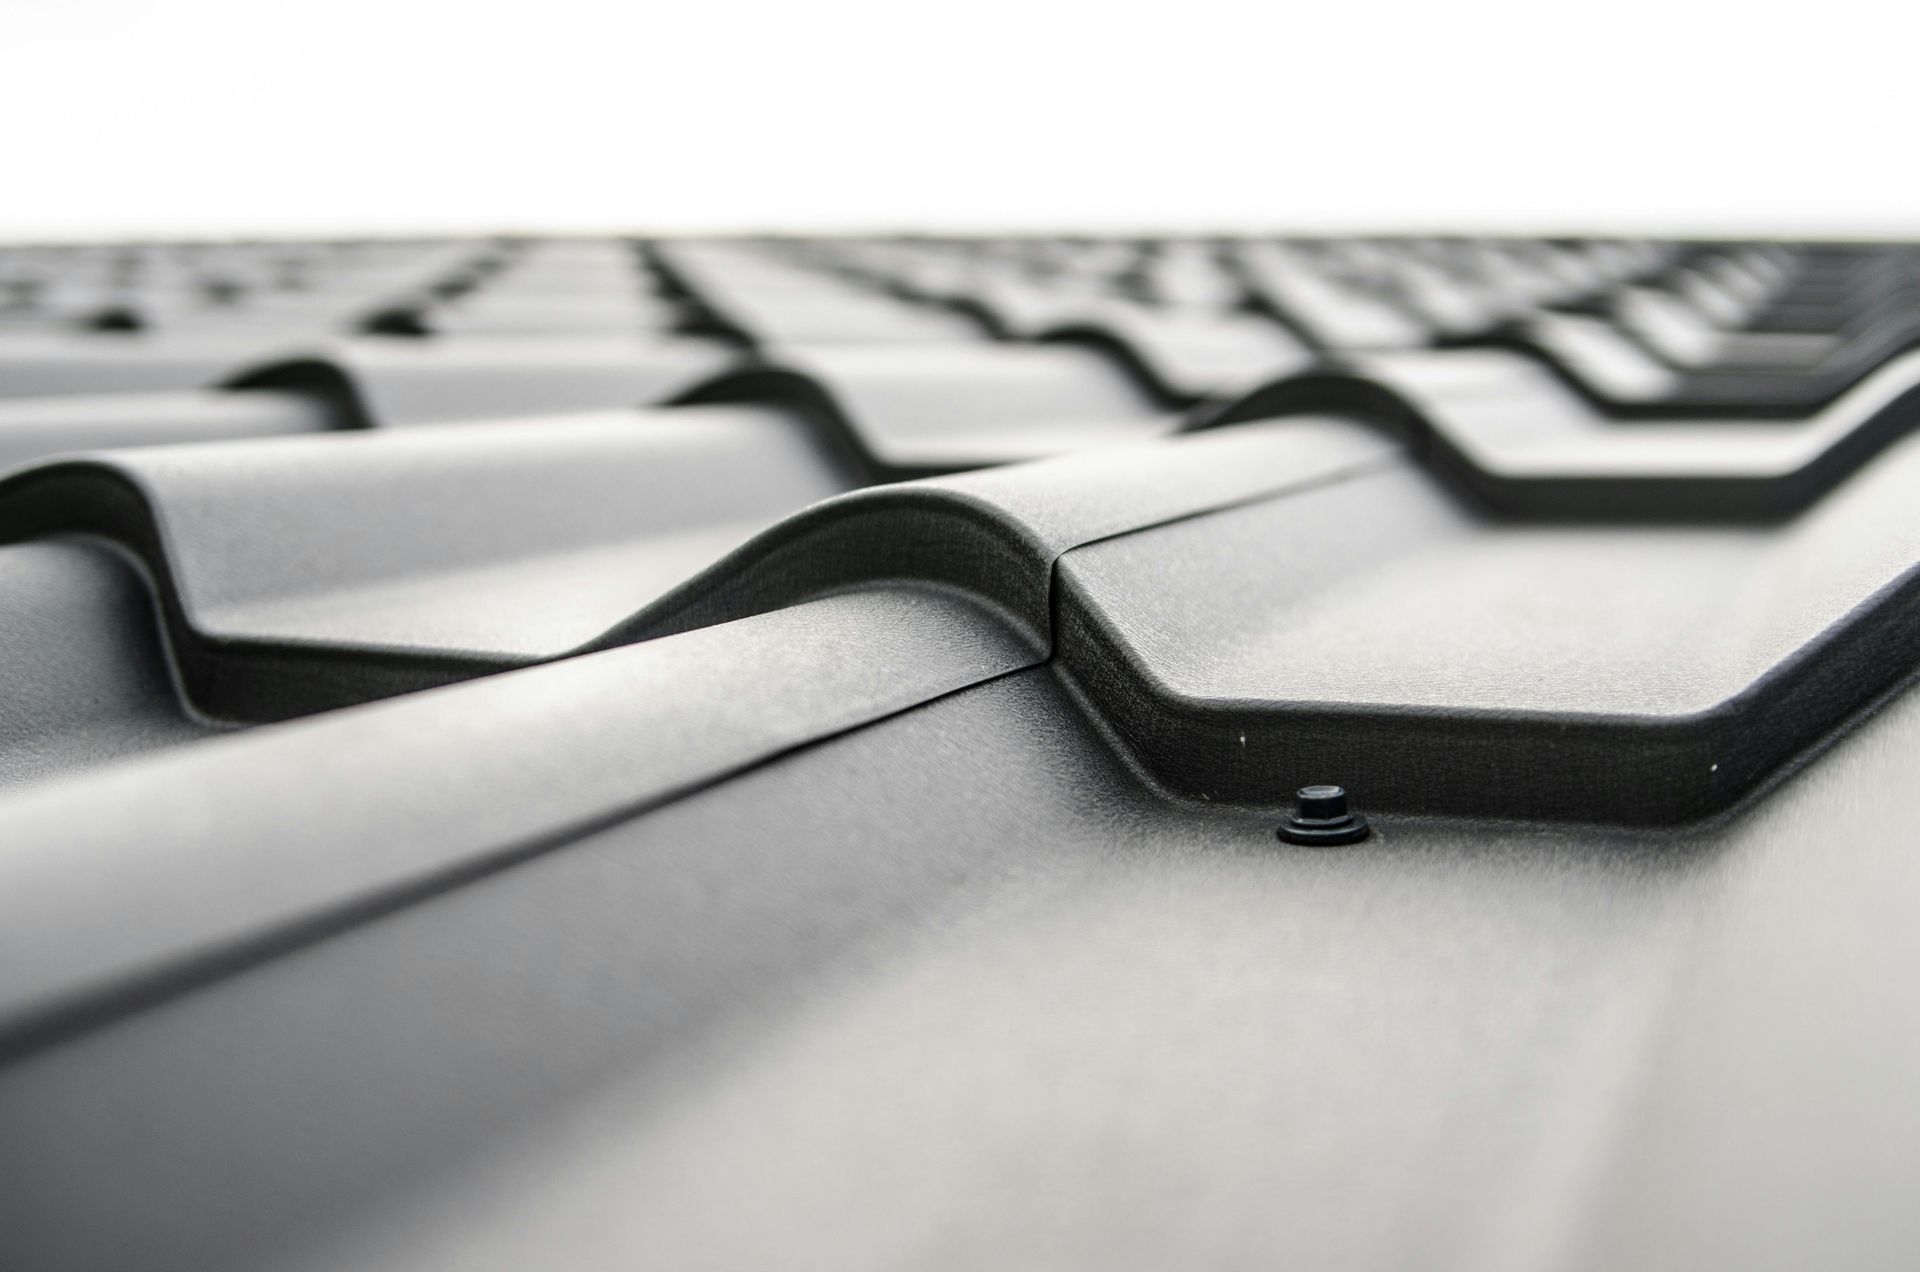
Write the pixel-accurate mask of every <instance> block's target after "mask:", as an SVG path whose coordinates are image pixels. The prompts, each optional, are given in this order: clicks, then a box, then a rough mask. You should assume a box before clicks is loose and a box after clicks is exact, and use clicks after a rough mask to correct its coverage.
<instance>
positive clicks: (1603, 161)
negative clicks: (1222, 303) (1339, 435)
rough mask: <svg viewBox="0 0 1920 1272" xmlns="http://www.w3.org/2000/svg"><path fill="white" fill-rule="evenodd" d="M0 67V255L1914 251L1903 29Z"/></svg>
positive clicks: (1437, 13)
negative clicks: (1156, 248)
mask: <svg viewBox="0 0 1920 1272" xmlns="http://www.w3.org/2000/svg"><path fill="white" fill-rule="evenodd" d="M1569 15H1571V16H1569ZM0 48H4V50H5V57H4V59H0V142H3V143H4V144H3V145H0V236H6V237H11V238H20V237H49V236H52V237H68V236H82V235H85V236H97V235H104V234H164V233H176V234H178V233H224V232H280V233H300V232H315V231H318V232H354V231H357V232H379V231H389V232H406V231H416V230H433V229H443V228H444V229H465V228H489V229H491V228H511V229H526V230H538V229H552V230H561V229H598V228H615V227H617V228H632V229H735V228H755V227H794V228H820V227H846V228H891V227H926V228H972V227H979V228H995V227H1008V228H1049V227H1085V228H1131V227H1138V228H1167V229H1182V228H1205V227H1222V228H1231V227H1241V228H1259V227H1280V228H1302V229H1314V228H1327V229H1338V228H1413V229H1417V228H1422V227H1436V228H1463V229H1474V228H1488V229H1497V228H1515V229H1533V230H1551V229H1596V230H1608V229H1642V230H1651V231H1655V232H1659V231H1686V230H1694V231H1702V232H1711V231H1715V230H1722V231H1730V232H1734V231H1748V232H1769V231H1773V232H1783V233H1794V232H1799V233H1813V232H1828V233H1848V232H1858V233H1885V234H1908V235H1914V236H1920V159H1917V157H1916V153H1915V152H1916V142H1917V141H1920V110H1916V109H1915V107H1914V104H1913V103H1914V100H1915V98H1916V92H1915V89H1914V87H1913V85H1914V82H1915V79H1916V74H1917V72H1916V65H1917V64H1920V4H1916V3H1912V2H1911V0H1909V3H1905V4H1867V3H1858V2H1856V0H1842V2H1840V3H1823V4H1818V5H1811V4H1796V5H1793V6H1792V7H1791V8H1787V7H1784V6H1782V7H1776V8H1774V9H1771V10H1769V9H1766V8H1765V7H1763V6H1759V5H1755V6H1739V5H1732V4H1729V5H1725V6H1715V7H1714V8H1712V9H1708V8H1707V7H1706V6H1694V7H1688V6H1685V5H1680V4H1674V3H1645V2H1643V0H1626V2H1624V3H1615V4H1608V5H1582V6H1579V8H1578V9H1575V8H1573V7H1572V6H1556V5H1553V4H1551V3H1545V2H1539V3H1447V2H1437V3H1433V4H1430V5H1424V6H1418V7H1416V6H1411V5H1380V4H1364V3H1355V4H1340V3H1338V0H1321V2H1319V3H1316V4H1313V5H1311V6H1302V7H1300V8H1299V9H1293V8H1291V7H1288V6H1285V5H1280V4H1272V3H1269V4H1264V5H1262V4H1255V3H1250V2H1243V3H1221V2H1219V0H1184V2H1182V3H1178V4H1154V5H1133V6H1127V5H1124V4H1117V3H1116V4H1109V5H1095V4H1083V5H1073V6H1066V5H1055V6H1042V5H1039V4H1021V3H1008V2H1005V0H983V2H978V3H970V4H966V5H957V6H956V5H948V6H925V5H913V4H910V3H850V2H846V0H794V2H793V3H789V4H784V5H762V4H753V5H740V4H725V3H697V2H696V3H683V4H677V5H673V6H670V7H669V6H658V5H646V4H641V5H633V6H626V7H621V6H617V5H614V4H611V3H605V2H602V3H581V2H579V0H541V2H540V3H511V4H503V3H489V2H488V0H473V2H471V3H464V4H438V3H436V4H405V3H397V2H394V0H385V2H379V0H321V2H319V3H313V4H304V5H297V6H296V5H276V4H273V3H272V2H271V0H173V2H170V0H141V2H139V3H129V2H128V0H11V3H9V4H8V5H7V7H6V10H5V17H4V19H0Z"/></svg>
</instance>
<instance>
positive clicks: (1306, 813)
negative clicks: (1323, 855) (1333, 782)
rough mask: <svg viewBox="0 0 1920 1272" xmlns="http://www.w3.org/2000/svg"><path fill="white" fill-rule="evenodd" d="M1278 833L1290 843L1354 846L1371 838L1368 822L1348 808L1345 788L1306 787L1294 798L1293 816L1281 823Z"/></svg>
mask: <svg viewBox="0 0 1920 1272" xmlns="http://www.w3.org/2000/svg"><path fill="white" fill-rule="evenodd" d="M1278 834H1279V836H1280V838H1282V839H1284V840H1286V841H1287V842H1288V843H1290V844H1312V845H1318V846H1325V847H1331V846H1333V845H1335V844H1353V843H1358V842H1360V841H1361V840H1362V839H1365V838H1366V837H1367V834H1368V828H1367V819H1366V818H1364V817H1362V816H1361V815H1360V814H1359V813H1356V812H1354V811H1353V810H1352V809H1351V808H1349V807H1348V806H1347V792H1346V791H1345V790H1344V789H1343V788H1341V787H1338V786H1303V787H1301V788H1300V790H1299V791H1298V793H1296V794H1295V795H1294V797H1293V815H1292V816H1291V817H1289V818H1287V820H1285V821H1284V822H1281V823H1280V829H1279V831H1278Z"/></svg>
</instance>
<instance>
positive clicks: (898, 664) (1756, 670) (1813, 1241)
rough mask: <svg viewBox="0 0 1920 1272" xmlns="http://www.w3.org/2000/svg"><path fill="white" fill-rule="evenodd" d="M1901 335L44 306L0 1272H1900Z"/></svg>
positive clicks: (1892, 268)
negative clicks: (1301, 829)
mask: <svg viewBox="0 0 1920 1272" xmlns="http://www.w3.org/2000/svg"><path fill="white" fill-rule="evenodd" d="M1916 314H1920V248H1916V247H1913V246H1910V245H1905V244H1875V245H1848V244H1808V243H1778V244H1754V243H1713V242H1704V241H1702V242H1680V241H1672V242H1654V241H1625V240H1573V239H1560V240H1554V241H1534V240H1521V239H1502V240H1493V239H1466V238H1440V237H1434V238H1425V239H1379V238H1374V239H1255V238H1244V239H1234V240H1228V239H1219V240H1198V239H1191V240H1154V239H1141V238H1133V239H1125V240H1106V241H1103V240H1098V239H1093V238H1076V239H1059V240H1048V239H957V238H956V239H945V240H942V239H931V238H924V237H901V238H890V239H866V240H862V239H850V238H849V239H819V240H812V241H805V240H797V239H785V240H765V241H748V240H735V241H725V242H719V241H694V240H686V241H675V240H662V241H654V242H629V241H624V240H617V239H591V240H590V239H580V240H559V239H554V240H535V239H527V238H498V239H471V240H444V241H432V242H428V241H420V242H402V241H394V242H386V243H369V244H352V243H346V244H342V243H277V244H267V243H252V244H218V245H213V244H207V245H188V244H179V245H175V244H163V243H149V244H128V245H113V246H91V247H70V246H61V245H38V246H21V247H15V248H0V397H4V398H5V399H6V400H4V401H0V463H4V464H6V465H8V466H9V467H8V468H7V470H6V471H5V473H4V475H0V539H3V540H4V546H0V598H4V600H5V602H6V603H5V604H0V628H4V629H5V630H4V632H3V633H0V634H4V635H5V637H6V639H5V641H4V642H3V643H4V656H0V701H4V703H5V704H6V705H5V707H4V709H0V1233H4V1234H5V1235H4V1236H3V1237H0V1254H3V1255H4V1258H0V1262H4V1263H7V1264H8V1265H9V1266H11V1265H13V1264H15V1263H18V1264H19V1265H20V1266H22V1267H32V1268H35V1269H42V1268H44V1269H60V1268H77V1269H81V1268H83V1269H93V1268H101V1267H143V1268H156V1269H169V1268H179V1269H194V1270H195V1272H205V1270H206V1269H210V1268H228V1267H231V1268H247V1269H258V1268H268V1267H286V1268H302V1269H316V1268H330V1267H341V1268H349V1267H353V1268H358V1267H370V1266H377V1267H392V1268H420V1269H427V1268H442V1267H444V1268H454V1267H459V1268H471V1267H485V1266H499V1267H525V1266H528V1265H540V1266H549V1265H551V1266H566V1267H570V1268H573V1267H578V1268H590V1267H609V1268H615V1267H622V1268H624V1267H632V1266H636V1265H648V1266H651V1265H656V1264H658V1265H666V1266H707V1265H711V1266H740V1265H749V1266H762V1265H771V1266H787V1265H792V1264H796V1263H797V1264H800V1265H803V1266H831V1267H836V1268H841V1267H876V1268H878V1267H896V1266H899V1265H900V1264H902V1263H936V1264H941V1265H949V1264H950V1265H983V1266H1006V1265H1020V1264H1025V1263H1032V1262H1034V1261H1035V1260H1036V1259H1037V1260H1038V1261H1040V1262H1044V1263H1045V1264H1047V1265H1048V1266H1062V1267H1088V1268H1093V1267H1098V1268H1111V1267H1123V1266H1139V1267H1148V1266H1153V1267H1161V1266H1167V1265H1169V1264H1173V1265H1178V1266H1222V1267H1226V1266H1249V1265H1256V1264H1257V1265H1266V1264H1269V1263H1272V1262H1275V1261H1279V1262H1285V1263H1298V1264H1302V1265H1305V1266H1316V1267H1318V1266H1332V1265H1339V1266H1353V1267H1379V1268H1389V1267H1405V1266H1408V1265H1420V1266H1425V1265H1430V1264H1438V1265H1442V1266H1460V1267H1475V1268H1479V1267H1487V1266H1502V1267H1526V1268H1531V1267H1543V1268H1545V1267H1560V1268H1583V1267H1595V1268H1600V1267H1620V1266H1635V1267H1638V1266H1721V1265H1726V1266H1743V1267H1744V1266H1768V1265H1779V1266H1805V1265H1808V1264H1814V1263H1818V1264H1820V1265H1826V1264H1828V1263H1833V1262H1838V1263H1840V1264H1842V1265H1845V1266H1903V1265H1904V1264H1906V1263H1909V1262H1911V1261H1912V1260H1911V1255H1912V1253H1913V1252H1914V1251H1915V1250H1916V1249H1920V1232H1916V1231H1915V1230H1914V1223H1913V1220H1912V1217H1911V1216H1912V1207H1911V1206H1910V1205H1908V1204H1907V1193H1908V1192H1909V1191H1910V1189H1909V1188H1907V1187H1906V1186H1905V1185H1906V1182H1907V1180H1908V1179H1909V1178H1910V1177H1911V1175H1912V1173H1913V1170H1914V1168H1915V1163H1914V1161H1913V1152H1912V1150H1911V1148H1910V1147H1909V1145H1911V1144H1913V1143H1916V1142H1920V1126H1910V1125H1908V1123H1909V1122H1911V1121H1913V1117H1912V1115H1911V1114H1910V1113H1909V1112H1908V1110H1911V1109H1914V1108H1920V1102H1916V1101H1915V1100H1913V1099H1912V1083H1913V1080H1912V1078H1911V1074H1912V1073H1914V1072H1916V1071H1920V1031H1916V1030H1915V1028H1914V1025H1913V1022H1914V1020H1915V1019H1917V1018H1920V1017H1916V1015H1915V1013H1914V1012H1912V1011H1911V1010H1907V1008H1908V1006H1909V1005H1910V1000H1911V997H1912V996H1911V994H1910V993H1908V992H1907V990H1906V988H1905V975H1904V972H1903V970H1902V969H1903V968H1904V967H1905V966H1906V965H1907V963H1908V962H1909V961H1911V960H1910V958H1909V955H1910V953H1911V952H1912V951H1911V948H1910V947H1911V946H1912V944H1913V938H1912V936H1911V932H1912V930H1913V927H1914V925H1913V924H1912V923H1911V922H1910V921H1909V916H1910V915H1911V913H1912V912H1913V910H1914V906H1915V905H1916V904H1920V874H1916V872H1915V868H1914V866H1913V864H1912V863H1913V860H1914V854H1913V853H1912V852H1911V851H1910V848H1911V841H1912V839H1913V817H1912V810H1911V808H1910V807H1909V804H1910V801H1909V800H1908V799H1907V796H1906V783H1907V774H1908V772H1909V771H1910V770H1911V769H1912V767H1913V761H1914V758H1915V755H1916V750H1915V748H1916V746H1917V745H1920V740H1917V739H1920V734H1916V732H1915V730H1916V728H1917V727H1920V717H1916V716H1915V708H1914V704H1913V703H1912V702H1911V701H1910V700H1909V699H1908V697H1906V696H1905V695H1904V694H1903V692H1902V691H1903V689H1904V687H1905V686H1906V684H1907V683H1908V681H1909V680H1910V679H1911V676H1912V674H1913V669H1914V666H1915V660H1916V656H1917V655H1920V645H1917V644H1916V640H1915V637H1914V634H1913V632H1914V624H1913V621H1912V619H1913V614H1912V610H1913V603H1914V602H1913V595H1914V593H1915V584H1914V581H1913V580H1914V577H1915V575H1914V562H1915V560H1916V550H1917V547H1920V545H1917V543H1916V539H1915V535H1916V533H1920V528H1916V527H1915V526H1913V525H1912V524H1911V523H1912V522H1913V517H1912V516H1911V515H1910V513H1909V509H1910V508H1911V507H1912V506H1913V505H1914V500H1913V498H1912V497H1911V496H1912V492H1913V491H1914V490H1915V489H1916V488H1920V449H1917V448H1920V441H1916V440H1914V439H1913V438H1911V437H1910V433H1911V432H1912V428H1913V425H1914V424H1915V422H1916V420H1917V419H1920V390H1917V389H1916V385H1920V369H1916V366H1915V363H1914V356H1915V355H1913V354H1912V353H1911V351H1910V350H1911V347H1912V345H1913V343H1914V333H1915V332H1916V331H1920V326H1916V323H1917V322H1920V319H1916V317H1915V315H1916ZM1336 783H1337V784H1339V785H1341V786H1343V787H1345V788H1346V791H1347V794H1348V796H1349V797H1350V801H1351V805H1352V807H1353V808H1354V809H1355V810H1357V812H1358V813H1359V814H1360V815H1362V816H1363V817H1364V819H1365V821H1366V825H1367V827H1368V828H1369V830H1370V833H1369V834H1367V835H1366V837H1364V838H1361V839H1359V840H1358V841H1356V842H1348V843H1346V844H1344V845H1343V846H1339V847H1308V846H1301V845H1299V844H1295V843H1290V842H1287V841H1285V840H1283V839H1282V838H1281V837H1280V835H1279V834H1278V833H1277V832H1278V831H1279V830H1280V829H1281V828H1282V827H1283V825H1288V824H1294V823H1291V822H1290V821H1289V813H1290V806H1291V804H1292V802H1293V799H1294V792H1295V790H1296V789H1297V788H1301V787H1306V786H1309V785H1322V784H1336ZM1331 798H1332V797H1330V796H1326V795H1320V796H1311V797H1309V798H1308V799H1307V801H1306V802H1304V803H1303V804H1302V805H1301V807H1300V809H1299V810H1294V811H1295V812H1296V813H1297V814H1298V815H1310V816H1317V815H1319V814H1321V813H1323V812H1325V810H1326V808H1327V806H1328V803H1327V802H1328V801H1329V800H1330V799H1331ZM1324 824H1325V823H1324V822H1322V823H1314V822H1309V823H1307V825H1308V826H1309V827H1311V826H1314V825H1324ZM1340 826H1341V827H1343V828H1345V829H1347V830H1354V831H1356V833H1357V823H1352V822H1342V823H1340ZM1296 829H1297V827H1296ZM1340 837H1344V838H1347V839H1349V840H1351V839H1352V835H1350V834H1349V835H1345V836H1340Z"/></svg>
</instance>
